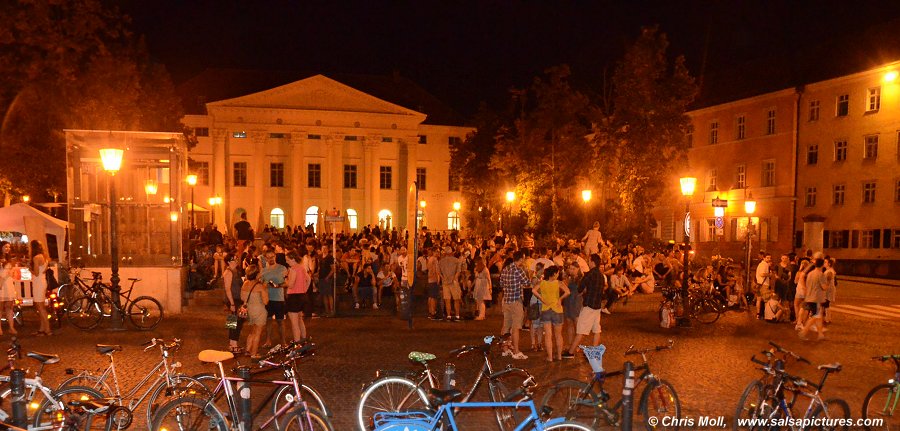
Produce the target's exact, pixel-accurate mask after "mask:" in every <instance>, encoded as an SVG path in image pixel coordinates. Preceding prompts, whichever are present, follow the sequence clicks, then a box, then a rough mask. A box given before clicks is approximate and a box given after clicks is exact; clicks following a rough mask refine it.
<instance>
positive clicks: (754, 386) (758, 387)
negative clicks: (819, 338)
mask: <svg viewBox="0 0 900 431" xmlns="http://www.w3.org/2000/svg"><path fill="white" fill-rule="evenodd" d="M769 345H770V346H771V348H770V349H769V350H764V351H763V352H762V353H763V354H764V355H765V356H766V364H765V365H763V366H762V368H759V370H760V371H762V375H761V376H760V377H759V378H758V379H756V380H753V381H752V382H750V383H748V384H747V386H746V387H745V388H744V391H743V392H742V393H741V398H740V400H739V401H738V406H737V409H736V410H735V413H734V418H735V421H734V424H733V430H734V431H738V430H739V429H740V428H739V427H738V419H741V418H745V419H753V418H758V417H763V416H767V415H768V414H769V413H770V412H771V408H772V403H771V402H770V401H768V400H771V399H774V397H775V396H776V395H775V394H777V393H779V392H781V391H783V389H784V382H783V380H782V379H781V378H780V374H778V373H779V372H781V371H784V365H785V364H786V363H787V362H788V361H789V360H792V359H793V360H794V361H796V362H803V363H806V364H808V365H812V363H811V362H809V360H808V359H806V358H804V357H802V356H800V355H798V354H796V353H794V352H792V351H790V350H787V349H785V348H783V347H781V346H779V345H778V344H775V343H773V342H771V341H769ZM776 354H781V357H776ZM782 396H783V395H782ZM796 399H797V396H796V394H794V396H793V397H792V398H791V400H790V402H789V403H787V406H788V408H793V406H794V403H795V401H796Z"/></svg>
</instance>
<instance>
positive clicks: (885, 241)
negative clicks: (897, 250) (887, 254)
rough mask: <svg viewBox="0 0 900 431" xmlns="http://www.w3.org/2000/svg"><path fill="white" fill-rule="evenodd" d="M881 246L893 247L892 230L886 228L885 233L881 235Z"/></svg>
mask: <svg viewBox="0 0 900 431" xmlns="http://www.w3.org/2000/svg"><path fill="white" fill-rule="evenodd" d="M881 247H882V248H891V230H890V229H885V230H884V233H883V234H882V235H881Z"/></svg>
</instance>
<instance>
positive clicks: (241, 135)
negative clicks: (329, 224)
mask: <svg viewBox="0 0 900 431" xmlns="http://www.w3.org/2000/svg"><path fill="white" fill-rule="evenodd" d="M231 137H232V138H238V139H244V138H246V137H247V132H245V131H243V130H242V131H240V132H232V133H231Z"/></svg>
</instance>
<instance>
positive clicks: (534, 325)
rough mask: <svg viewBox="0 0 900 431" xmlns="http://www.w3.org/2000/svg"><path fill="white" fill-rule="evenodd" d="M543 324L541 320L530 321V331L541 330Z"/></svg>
mask: <svg viewBox="0 0 900 431" xmlns="http://www.w3.org/2000/svg"><path fill="white" fill-rule="evenodd" d="M543 327H544V322H543V321H541V319H532V320H531V329H537V328H543Z"/></svg>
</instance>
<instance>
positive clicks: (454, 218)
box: [447, 211, 459, 230]
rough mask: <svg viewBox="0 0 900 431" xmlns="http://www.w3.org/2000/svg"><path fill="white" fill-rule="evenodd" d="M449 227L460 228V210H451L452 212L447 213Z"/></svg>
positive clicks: (451, 228) (452, 228)
mask: <svg viewBox="0 0 900 431" xmlns="http://www.w3.org/2000/svg"><path fill="white" fill-rule="evenodd" d="M447 229H450V230H459V213H458V212H456V211H451V212H450V214H447Z"/></svg>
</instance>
